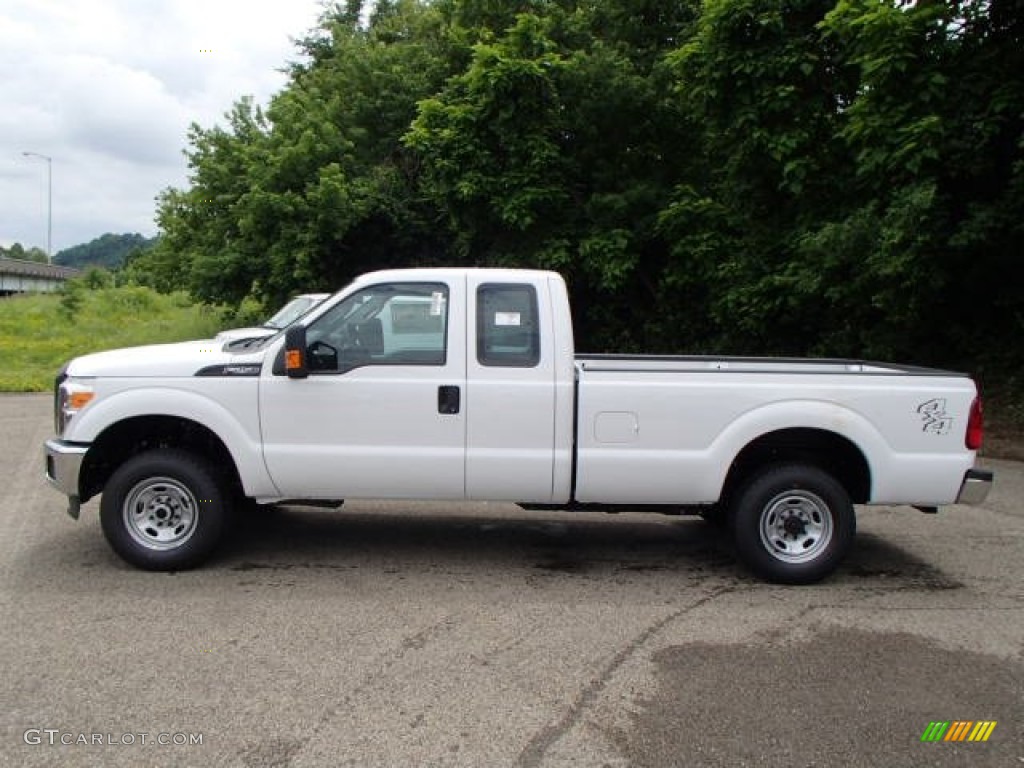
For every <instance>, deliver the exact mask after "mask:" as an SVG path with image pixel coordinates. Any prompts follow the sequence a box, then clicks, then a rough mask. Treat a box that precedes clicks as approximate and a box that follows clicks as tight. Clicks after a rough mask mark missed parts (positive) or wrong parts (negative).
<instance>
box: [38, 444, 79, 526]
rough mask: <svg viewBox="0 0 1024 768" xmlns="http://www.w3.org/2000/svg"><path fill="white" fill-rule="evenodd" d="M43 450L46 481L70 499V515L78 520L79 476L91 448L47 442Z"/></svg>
mask: <svg viewBox="0 0 1024 768" xmlns="http://www.w3.org/2000/svg"><path fill="white" fill-rule="evenodd" d="M43 450H44V453H45V455H46V479H47V480H48V481H49V482H50V485H52V486H53V487H54V488H56V489H57V490H58V491H60V492H61V493H63V494H64V495H65V496H67V497H68V514H69V515H71V516H72V517H73V518H75V519H76V520H77V519H78V508H79V504H80V501H79V495H78V493H79V491H78V476H79V474H80V472H81V470H82V460H83V459H84V458H85V454H86V451H88V450H89V446H88V445H82V444H81V443H66V442H64V441H63V440H47V441H46V445H45V447H44V449H43Z"/></svg>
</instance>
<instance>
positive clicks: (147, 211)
mask: <svg viewBox="0 0 1024 768" xmlns="http://www.w3.org/2000/svg"><path fill="white" fill-rule="evenodd" d="M321 6H322V2H321V0H2V2H0V245H3V246H5V247H9V246H10V245H11V244H13V243H14V242H20V243H22V244H23V245H25V246H26V247H31V246H38V247H40V248H43V249H45V248H46V211H47V181H46V171H47V163H46V161H44V160H41V159H39V158H37V157H25V156H24V155H23V154H22V153H23V152H25V151H30V152H37V153H39V154H42V155H48V156H50V157H52V158H53V251H54V252H55V253H56V252H57V251H60V250H61V249H63V248H67V247H69V246H72V245H77V244H79V243H84V242H87V241H89V240H92V239H93V238H95V237H98V236H100V235H102V234H103V233H105V232H117V233H121V232H141V233H142V234H143V235H146V236H151V235H154V234H155V233H156V224H155V222H154V220H153V218H154V210H155V204H154V198H155V197H156V195H157V194H158V193H159V192H160V191H161V190H162V189H164V188H165V187H168V186H174V187H183V186H184V185H185V182H186V170H187V169H186V165H185V158H184V156H183V155H182V150H184V149H185V147H186V130H187V128H188V125H189V123H192V122H197V123H199V124H200V125H201V126H203V127H207V128H208V127H210V126H212V125H214V124H215V123H221V124H224V122H225V121H224V119H223V115H224V113H225V112H227V111H228V110H229V109H230V108H231V105H232V104H233V103H234V102H235V101H237V100H238V99H239V98H240V97H242V96H243V95H246V94H250V95H252V96H253V97H254V98H255V99H256V101H257V103H260V104H266V102H267V100H268V98H269V97H270V96H271V94H273V93H275V92H276V91H278V90H280V89H281V88H282V87H283V85H284V82H285V78H284V76H283V75H282V74H281V73H280V72H278V70H279V69H280V68H281V67H283V66H284V65H285V64H286V63H287V62H288V61H292V60H295V59H296V56H297V53H296V51H295V48H294V46H293V44H292V42H291V38H296V37H301V36H302V35H304V34H305V33H306V32H307V31H309V30H310V29H312V28H313V27H314V26H315V25H316V21H317V17H318V16H319V14H320V11H321Z"/></svg>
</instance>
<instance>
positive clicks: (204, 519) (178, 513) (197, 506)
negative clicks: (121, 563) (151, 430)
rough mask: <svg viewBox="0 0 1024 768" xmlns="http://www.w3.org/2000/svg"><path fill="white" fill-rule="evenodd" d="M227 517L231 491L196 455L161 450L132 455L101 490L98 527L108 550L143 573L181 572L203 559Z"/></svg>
mask: <svg viewBox="0 0 1024 768" xmlns="http://www.w3.org/2000/svg"><path fill="white" fill-rule="evenodd" d="M230 514H231V493H230V489H229V486H228V484H227V483H225V482H224V481H223V479H222V478H221V476H220V475H219V474H218V473H217V472H215V471H213V470H212V469H210V468H208V467H207V466H206V464H205V462H204V461H203V460H202V459H201V458H200V457H198V456H195V455H193V454H191V453H187V452H186V451H181V450H177V449H173V448H162V449H158V450H153V451H147V452H146V453H141V454H139V455H138V456H133V457H132V458H131V459H129V460H128V461H126V462H125V463H124V464H122V465H121V466H120V467H118V468H117V470H115V472H114V474H113V475H111V477H110V479H109V480H108V481H107V484H106V486H105V487H104V489H103V496H102V498H101V500H100V523H101V524H102V526H103V535H104V536H105V537H106V539H107V541H108V542H109V543H110V546H111V547H113V549H114V551H115V552H117V554H118V555H120V556H121V557H122V558H124V560H126V561H127V562H129V563H131V564H132V565H134V566H136V567H138V568H143V569H145V570H147V571H181V570H185V569H188V568H193V567H195V566H197V565H199V564H200V563H202V562H203V560H205V559H206V558H207V557H208V556H209V555H210V553H211V552H212V551H213V549H214V548H215V547H216V546H217V544H218V543H219V542H220V539H221V537H222V535H223V533H224V531H225V529H226V527H227V522H228V519H229V517H230Z"/></svg>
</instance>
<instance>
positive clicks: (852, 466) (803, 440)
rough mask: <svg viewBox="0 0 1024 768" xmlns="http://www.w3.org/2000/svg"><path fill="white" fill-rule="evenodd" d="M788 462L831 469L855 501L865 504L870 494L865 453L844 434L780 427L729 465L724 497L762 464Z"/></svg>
mask: <svg viewBox="0 0 1024 768" xmlns="http://www.w3.org/2000/svg"><path fill="white" fill-rule="evenodd" d="M789 462H794V463H801V464H810V465H812V466H815V467H818V468H819V469H822V470H823V471H825V472H828V473H829V474H830V475H832V476H833V477H834V478H835V479H836V480H838V481H839V483H840V484H841V485H842V486H843V488H845V489H846V493H847V494H848V495H849V497H850V501H852V502H853V503H854V504H864V503H865V502H867V500H868V499H869V498H870V495H871V470H870V469H869V468H868V462H867V459H865V458H864V454H863V453H861V450H860V449H859V448H858V447H857V446H856V445H854V444H853V443H852V442H850V441H849V440H847V439H846V438H845V437H843V436H842V435H837V434H836V433H835V432H828V431H826V430H824V429H781V430H778V431H776V432H769V433H768V434H766V435H762V436H761V437H759V438H757V439H756V440H754V441H753V442H751V443H749V444H748V445H747V446H746V447H745V448H744V449H743V450H742V451H740V452H739V455H737V456H736V458H735V459H734V460H733V462H732V465H731V466H730V467H729V472H728V474H727V475H726V478H725V486H724V488H723V489H722V498H723V499H727V498H729V496H731V495H732V494H733V493H734V492H735V491H736V489H737V488H738V487H739V486H740V485H742V484H743V482H744V481H745V480H746V479H747V478H748V477H750V476H751V474H753V473H754V472H755V471H756V470H758V469H760V468H761V467H763V466H765V465H768V464H782V463H789Z"/></svg>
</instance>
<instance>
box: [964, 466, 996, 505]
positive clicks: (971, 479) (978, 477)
mask: <svg viewBox="0 0 1024 768" xmlns="http://www.w3.org/2000/svg"><path fill="white" fill-rule="evenodd" d="M992 477H993V475H992V473H991V472H989V471H988V470H987V469H968V470H967V473H966V474H965V475H964V481H963V483H962V484H961V485H960V493H959V494H957V497H956V503H957V504H981V503H982V502H983V501H984V500H985V499H986V498H988V492H989V491H991V490H992Z"/></svg>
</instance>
